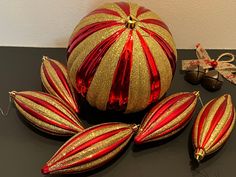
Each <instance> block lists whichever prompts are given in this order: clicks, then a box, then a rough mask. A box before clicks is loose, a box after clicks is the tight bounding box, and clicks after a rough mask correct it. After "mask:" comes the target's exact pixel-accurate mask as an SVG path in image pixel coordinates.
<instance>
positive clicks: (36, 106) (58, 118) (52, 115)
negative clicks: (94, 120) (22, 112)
mask: <svg viewBox="0 0 236 177" xmlns="http://www.w3.org/2000/svg"><path fill="white" fill-rule="evenodd" d="M15 99H17V100H19V101H21V102H22V103H23V104H24V105H25V106H27V107H29V108H31V109H33V110H34V111H35V112H37V113H38V114H40V115H43V116H45V117H47V118H49V119H50V120H53V121H56V122H58V123H61V124H63V125H67V126H69V127H71V128H73V129H75V130H76V129H78V127H77V126H75V125H73V124H72V123H70V122H69V121H67V120H66V119H64V118H62V117H61V116H59V115H58V114H56V113H54V112H53V111H51V110H50V109H47V108H46V107H44V106H41V105H39V104H37V103H35V102H33V101H31V100H29V99H27V98H25V97H22V96H20V95H16V97H15ZM66 115H67V114H66ZM68 117H69V116H68ZM74 122H78V121H74Z"/></svg>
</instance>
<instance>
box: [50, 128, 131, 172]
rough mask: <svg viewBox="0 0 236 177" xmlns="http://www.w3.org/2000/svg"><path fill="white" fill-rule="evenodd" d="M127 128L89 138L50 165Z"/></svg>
mask: <svg viewBox="0 0 236 177" xmlns="http://www.w3.org/2000/svg"><path fill="white" fill-rule="evenodd" d="M125 129H127V128H123V129H118V130H113V131H110V132H107V133H105V134H102V135H100V136H98V137H96V138H94V139H92V140H89V141H87V142H85V143H83V144H81V145H79V146H78V147H77V148H75V149H73V150H72V151H70V152H68V153H67V154H66V155H65V156H63V157H62V158H61V159H58V160H57V161H55V162H53V164H51V165H50V166H52V165H54V164H56V163H57V162H58V161H62V160H64V159H66V158H67V157H70V156H72V155H74V154H76V153H77V152H80V151H82V150H84V149H86V148H88V147H90V146H92V145H94V144H96V143H98V142H100V141H103V140H106V139H107V138H109V137H111V136H113V135H115V134H117V133H119V132H121V131H123V130H125ZM63 168H64V167H63ZM65 168H66V167H65Z"/></svg>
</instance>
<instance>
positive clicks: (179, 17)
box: [0, 0, 236, 49]
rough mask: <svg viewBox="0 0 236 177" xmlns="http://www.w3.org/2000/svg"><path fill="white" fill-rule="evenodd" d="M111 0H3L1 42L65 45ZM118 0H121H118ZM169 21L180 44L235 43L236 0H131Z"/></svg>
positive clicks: (229, 45) (232, 45) (0, 2)
mask: <svg viewBox="0 0 236 177" xmlns="http://www.w3.org/2000/svg"><path fill="white" fill-rule="evenodd" d="M111 1H112V0H0V46H33V47H66V45H67V40H68V38H69V36H70V33H71V32H72V30H73V28H74V26H75V25H76V24H77V23H78V22H79V20H80V19H81V18H82V17H83V16H85V15H86V14H87V13H88V12H90V11H91V10H93V9H94V8H96V7H97V6H98V5H101V4H102V3H104V2H111ZM116 1H117V0H116ZM131 2H137V3H139V4H141V5H144V6H146V7H148V8H150V9H152V10H153V11H155V12H156V13H158V14H159V15H160V16H161V17H162V19H163V20H164V21H165V22H166V23H167V24H168V26H169V27H170V29H171V31H172V33H173V35H174V38H175V41H176V44H177V48H193V47H194V45H195V43H196V42H201V43H202V44H203V45H204V46H205V47H206V48H231V49H236V0H131Z"/></svg>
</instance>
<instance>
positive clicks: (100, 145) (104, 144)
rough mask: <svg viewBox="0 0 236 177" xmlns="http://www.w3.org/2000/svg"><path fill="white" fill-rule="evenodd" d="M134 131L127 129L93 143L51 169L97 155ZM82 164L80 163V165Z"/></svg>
mask: <svg viewBox="0 0 236 177" xmlns="http://www.w3.org/2000/svg"><path fill="white" fill-rule="evenodd" d="M131 133H132V131H131V130H129V129H127V130H125V131H122V132H119V133H117V134H115V135H113V136H111V137H109V138H107V139H105V140H102V141H99V142H97V143H95V144H93V145H92V146H90V147H88V148H86V149H84V150H82V151H80V152H78V153H76V154H74V155H72V156H70V157H67V158H66V159H64V160H62V161H59V162H57V163H56V164H55V165H53V166H52V167H50V169H51V170H55V169H57V165H59V166H65V165H66V166H67V165H71V164H73V163H76V162H79V161H81V160H83V159H85V158H89V157H92V156H93V155H95V154H96V153H98V152H99V151H101V150H103V149H106V148H108V147H109V146H111V145H113V144H115V143H116V142H117V141H119V140H121V139H122V138H123V137H125V136H127V135H129V134H130V135H131ZM78 166H80V165H78Z"/></svg>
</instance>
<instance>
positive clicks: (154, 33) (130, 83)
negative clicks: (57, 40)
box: [67, 2, 177, 113]
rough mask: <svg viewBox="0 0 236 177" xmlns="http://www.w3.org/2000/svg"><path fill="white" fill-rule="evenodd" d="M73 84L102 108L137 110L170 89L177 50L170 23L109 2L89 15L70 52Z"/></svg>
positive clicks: (73, 38)
mask: <svg viewBox="0 0 236 177" xmlns="http://www.w3.org/2000/svg"><path fill="white" fill-rule="evenodd" d="M67 56H68V62H67V67H68V74H69V77H70V80H71V82H72V85H73V86H74V88H75V89H76V90H77V92H78V93H80V94H81V95H82V96H84V97H86V99H87V101H88V102H89V103H90V105H92V106H94V107H96V108H98V109H100V110H115V111H120V112H126V113H129V112H137V111H140V110H143V109H144V108H146V107H147V106H148V105H149V104H150V103H153V102H156V101H157V100H158V99H159V98H161V97H162V96H163V95H164V94H165V93H166V91H167V90H168V88H169V87H170V84H171V81H172V78H173V75H174V72H175V67H176V57H177V53H176V49H175V44H174V41H173V38H172V35H171V33H170V31H169V29H168V27H167V25H166V24H165V23H164V22H163V21H162V20H161V19H160V18H159V16H158V15H156V14H155V13H154V12H152V11H150V10H149V9H146V8H145V7H141V6H139V5H137V4H133V3H127V2H117V3H110V4H105V5H103V6H101V7H99V8H98V9H96V10H94V11H92V12H91V13H89V14H88V15H87V16H86V17H84V18H83V19H82V20H81V21H80V23H79V24H78V25H77V26H76V28H75V29H74V32H73V34H72V35H71V38H70V41H69V46H68V49H67Z"/></svg>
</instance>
